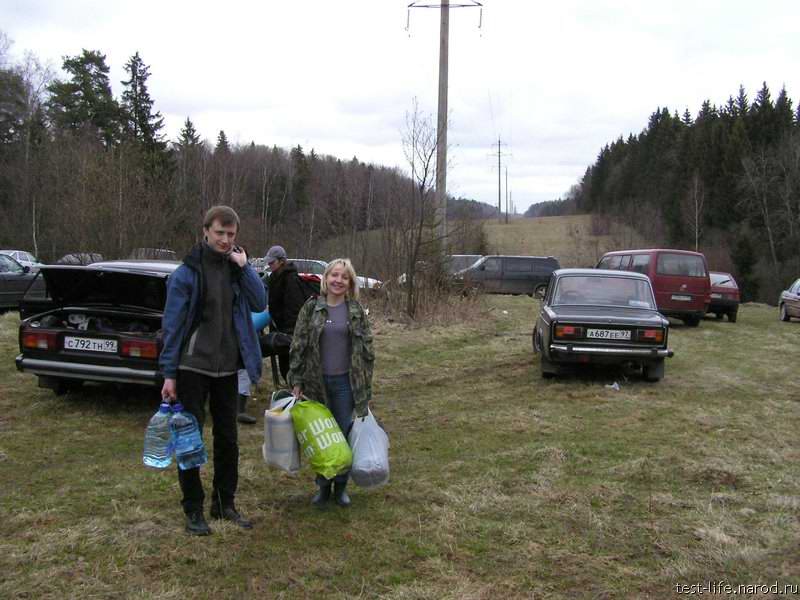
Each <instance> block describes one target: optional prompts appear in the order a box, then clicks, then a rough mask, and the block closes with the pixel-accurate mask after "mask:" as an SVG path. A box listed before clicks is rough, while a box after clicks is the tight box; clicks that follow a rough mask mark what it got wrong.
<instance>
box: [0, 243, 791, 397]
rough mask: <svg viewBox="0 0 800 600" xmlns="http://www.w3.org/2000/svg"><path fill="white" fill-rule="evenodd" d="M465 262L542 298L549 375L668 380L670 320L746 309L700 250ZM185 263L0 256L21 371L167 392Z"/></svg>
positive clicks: (468, 271) (47, 379)
mask: <svg viewBox="0 0 800 600" xmlns="http://www.w3.org/2000/svg"><path fill="white" fill-rule="evenodd" d="M464 256H466V255H464ZM293 262H295V264H297V265H298V268H299V269H300V270H302V271H303V275H304V276H305V277H316V278H317V279H318V278H319V277H320V275H321V274H322V272H323V271H324V268H325V266H326V263H325V262H324V261H315V260H306V259H294V260H293ZM458 262H459V261H458V260H453V261H452V263H453V264H454V265H456V263H458ZM461 262H462V264H464V263H467V267H465V268H462V269H460V270H457V271H456V273H455V274H456V275H459V276H460V281H461V282H463V283H462V285H471V286H477V285H480V286H481V287H482V289H484V290H485V291H493V292H496V293H519V294H522V293H525V294H531V295H533V294H541V296H542V302H541V307H540V310H539V312H538V314H537V317H536V320H535V324H534V327H533V332H532V345H533V350H534V352H535V353H538V354H540V355H541V370H542V375H543V376H544V377H552V376H553V375H555V374H558V373H560V372H561V371H562V370H563V369H565V368H568V367H574V366H576V365H577V366H581V365H586V364H625V365H628V366H635V367H637V368H639V369H640V370H641V373H642V375H643V377H644V378H645V379H646V380H648V381H658V380H660V379H661V378H662V377H663V376H664V370H665V369H664V365H665V359H666V358H669V357H671V356H672V355H673V351H672V350H671V349H670V348H669V327H670V322H669V320H668V318H667V316H675V317H678V318H682V319H684V321H685V322H687V323H688V324H689V325H696V323H695V322H694V320H695V319H699V315H702V314H703V313H705V312H709V313H713V314H715V315H716V316H717V317H718V318H720V317H722V316H723V315H726V316H727V317H728V319H729V320H730V321H731V322H735V321H736V318H737V314H738V303H739V300H740V298H739V290H738V287H737V286H736V283H735V281H733V278H732V277H731V276H730V275H729V274H726V273H720V272H711V273H709V272H708V271H707V268H706V262H705V258H704V257H703V256H702V254H698V253H693V252H688V251H678V250H630V251H623V252H613V253H609V254H607V255H604V256H603V257H602V258H601V260H600V261H599V263H598V268H594V269H561V268H560V265H559V264H558V261H557V259H555V258H554V257H530V256H528V257H523V256H505V255H491V256H478V257H477V258H476V257H475V256H473V255H469V257H468V258H464V259H463V261H461ZM179 264H180V263H179V262H177V261H165V260H149V261H148V260H127V261H101V262H94V263H92V264H89V265H45V266H42V267H41V269H40V271H39V273H38V276H37V275H36V274H35V273H33V271H32V270H31V269H30V268H28V267H23V266H22V265H20V264H19V263H18V262H16V261H15V260H14V259H13V258H11V257H9V256H5V255H0V281H11V280H13V278H14V277H16V278H18V279H17V281H18V282H19V289H18V291H17V294H21V293H22V290H24V288H25V287H27V288H28V290H27V293H26V294H25V297H24V299H23V300H22V302H21V303H19V308H20V314H21V317H22V321H21V323H20V329H19V345H20V354H19V356H18V357H17V359H16V364H17V368H18V369H19V370H21V371H23V372H28V373H32V374H34V375H36V376H37V377H38V378H39V384H40V386H43V387H49V388H52V389H53V390H55V391H56V392H57V393H61V392H64V391H67V390H68V389H70V388H73V387H75V386H78V385H80V384H81V383H82V382H84V381H93V382H116V383H135V384H141V385H148V386H157V385H159V384H160V381H161V375H160V373H159V371H158V364H157V359H158V355H159V352H160V350H161V318H162V316H163V309H164V303H165V299H166V283H167V280H168V278H169V276H170V275H171V273H172V272H173V271H174V269H175V268H176V267H177V266H178V265H179ZM23 279H24V280H25V282H26V283H24V284H23V283H22V281H23ZM31 281H33V282H35V283H34V284H30V282H31ZM37 282H38V283H37ZM359 283H360V284H361V285H362V286H363V287H366V288H368V289H375V288H376V287H378V286H379V285H380V282H378V281H377V280H374V279H371V278H367V277H364V278H363V282H362V281H360V282H359ZM542 286H543V287H542ZM3 290H5V288H3ZM0 299H2V301H1V302H2V305H4V306H15V305H16V304H17V303H18V302H19V300H18V297H16V298H10V297H6V296H4V295H0ZM780 307H781V308H780V315H781V319H783V320H788V319H790V318H792V317H798V318H800V279H798V280H797V281H795V282H794V283H793V284H792V286H790V288H789V290H787V291H786V292H784V293H783V294H782V295H781V298H780Z"/></svg>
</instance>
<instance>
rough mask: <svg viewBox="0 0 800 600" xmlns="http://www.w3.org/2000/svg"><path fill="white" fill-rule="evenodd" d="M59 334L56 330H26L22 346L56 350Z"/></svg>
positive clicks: (33, 348) (32, 348)
mask: <svg viewBox="0 0 800 600" xmlns="http://www.w3.org/2000/svg"><path fill="white" fill-rule="evenodd" d="M57 343H58V334H57V333H56V332H54V331H25V332H23V333H22V347H23V348H29V349H31V350H55V349H56V344H57Z"/></svg>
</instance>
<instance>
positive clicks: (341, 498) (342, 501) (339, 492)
mask: <svg viewBox="0 0 800 600" xmlns="http://www.w3.org/2000/svg"><path fill="white" fill-rule="evenodd" d="M345 488H347V482H346V481H345V482H343V483H339V482H338V481H337V482H336V483H335V484H334V486H333V497H334V499H335V500H336V504H338V505H339V506H341V507H342V508H347V507H348V506H350V496H348V495H347V491H346V490H345Z"/></svg>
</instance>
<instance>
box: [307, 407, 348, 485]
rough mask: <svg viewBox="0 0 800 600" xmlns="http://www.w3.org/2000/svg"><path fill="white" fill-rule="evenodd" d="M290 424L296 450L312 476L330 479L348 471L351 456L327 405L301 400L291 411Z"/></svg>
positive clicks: (345, 440)
mask: <svg viewBox="0 0 800 600" xmlns="http://www.w3.org/2000/svg"><path fill="white" fill-rule="evenodd" d="M292 423H293V424H294V433H295V435H296V436H297V441H298V442H299V443H300V451H301V452H302V453H303V456H304V457H305V458H306V460H308V464H309V465H311V469H312V470H313V471H314V472H315V473H318V474H319V475H322V476H323V477H324V478H325V479H332V478H333V477H334V476H336V475H338V474H339V473H342V472H344V471H347V469H349V468H350V464H351V463H352V462H353V453H352V452H351V451H350V445H349V444H348V443H347V439H346V438H345V437H344V434H343V433H342V430H341V429H339V425H338V424H337V423H336V419H334V418H333V415H332V414H331V411H330V410H328V407H327V406H325V405H324V404H321V403H319V402H316V401H315V400H308V399H305V400H302V401H301V402H298V403H297V404H295V405H294V408H292Z"/></svg>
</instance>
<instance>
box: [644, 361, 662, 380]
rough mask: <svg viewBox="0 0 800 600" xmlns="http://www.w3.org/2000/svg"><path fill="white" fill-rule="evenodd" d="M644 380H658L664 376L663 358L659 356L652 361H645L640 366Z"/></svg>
mask: <svg viewBox="0 0 800 600" xmlns="http://www.w3.org/2000/svg"><path fill="white" fill-rule="evenodd" d="M642 374H643V375H644V379H645V381H652V382H655V381H660V380H661V379H662V378H663V377H664V359H663V358H660V359H658V360H656V361H654V362H651V363H646V364H645V365H644V367H643V368H642Z"/></svg>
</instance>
